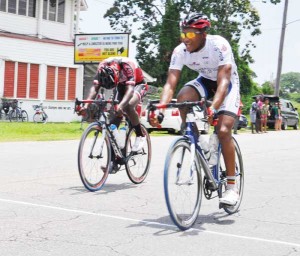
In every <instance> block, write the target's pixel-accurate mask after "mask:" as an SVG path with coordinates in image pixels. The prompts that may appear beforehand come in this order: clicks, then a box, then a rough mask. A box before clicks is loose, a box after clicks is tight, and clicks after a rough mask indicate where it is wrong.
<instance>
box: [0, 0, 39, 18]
mask: <svg viewBox="0 0 300 256" xmlns="http://www.w3.org/2000/svg"><path fill="white" fill-rule="evenodd" d="M0 11H3V12H8V13H13V14H17V15H23V16H29V17H35V16H36V14H35V11H36V0H0Z"/></svg>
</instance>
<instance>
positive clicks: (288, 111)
mask: <svg viewBox="0 0 300 256" xmlns="http://www.w3.org/2000/svg"><path fill="white" fill-rule="evenodd" d="M257 96H259V95H256V96H254V97H253V98H256V97H257ZM262 96H263V100H264V99H265V98H268V99H269V102H270V103H269V104H270V114H271V115H270V117H268V122H267V125H268V127H269V128H274V125H275V113H274V111H272V107H273V105H274V103H275V102H280V103H281V114H282V127H281V128H282V129H283V130H286V129H287V128H288V127H293V128H294V129H296V130H297V129H299V114H298V112H297V108H295V107H294V106H293V104H292V102H291V101H289V100H286V99H282V98H279V97H278V96H274V95H262Z"/></svg>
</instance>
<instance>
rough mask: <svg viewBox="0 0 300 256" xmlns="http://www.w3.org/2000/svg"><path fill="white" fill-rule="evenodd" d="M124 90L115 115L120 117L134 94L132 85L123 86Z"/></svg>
mask: <svg viewBox="0 0 300 256" xmlns="http://www.w3.org/2000/svg"><path fill="white" fill-rule="evenodd" d="M124 86H126V88H125V94H124V97H123V98H122V100H121V102H120V103H119V105H118V110H117V114H119V115H122V114H123V109H124V108H125V107H126V106H127V105H128V103H129V101H130V100H131V98H132V96H133V93H134V86H133V85H124Z"/></svg>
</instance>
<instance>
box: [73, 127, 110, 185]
mask: <svg viewBox="0 0 300 256" xmlns="http://www.w3.org/2000/svg"><path fill="white" fill-rule="evenodd" d="M110 161H111V149H110V143H109V139H108V137H107V136H106V135H105V134H103V133H102V129H101V127H100V125H99V123H91V124H90V125H89V126H88V127H87V128H86V130H85V131H84V133H83V134H82V137H81V140H80V144H79V149H78V170H79V175H80V178H81V181H82V183H83V185H84V186H85V188H86V189H88V190H90V191H97V190H99V189H101V188H102V186H103V185H104V183H105V181H106V179H107V177H108V174H109V164H110Z"/></svg>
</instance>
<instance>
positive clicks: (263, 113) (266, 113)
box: [261, 98, 270, 133]
mask: <svg viewBox="0 0 300 256" xmlns="http://www.w3.org/2000/svg"><path fill="white" fill-rule="evenodd" d="M269 108H270V106H269V99H268V98H265V100H264V104H263V106H262V108H261V132H265V133H266V132H267V120H268V117H269V116H270V111H269Z"/></svg>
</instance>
